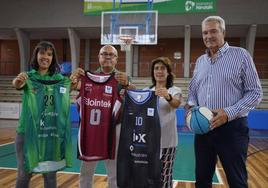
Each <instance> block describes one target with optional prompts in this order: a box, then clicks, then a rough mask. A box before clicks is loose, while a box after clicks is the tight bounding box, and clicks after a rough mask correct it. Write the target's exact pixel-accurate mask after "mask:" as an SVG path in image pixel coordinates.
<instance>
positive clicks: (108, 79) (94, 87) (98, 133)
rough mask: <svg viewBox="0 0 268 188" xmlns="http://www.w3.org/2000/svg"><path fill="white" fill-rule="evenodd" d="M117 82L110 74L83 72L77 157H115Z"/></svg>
mask: <svg viewBox="0 0 268 188" xmlns="http://www.w3.org/2000/svg"><path fill="white" fill-rule="evenodd" d="M117 87H118V82H117V81H116V79H115V78H114V76H113V75H110V74H109V75H106V74H92V73H90V72H86V74H85V76H83V77H82V78H81V88H80V93H79V95H78V100H77V103H78V108H79V113H80V128H79V132H78V159H80V160H84V161H94V160H103V159H114V157H115V135H116V132H115V126H116V124H117V121H118V118H119V111H120V108H121V101H120V96H119V93H118V89H117Z"/></svg>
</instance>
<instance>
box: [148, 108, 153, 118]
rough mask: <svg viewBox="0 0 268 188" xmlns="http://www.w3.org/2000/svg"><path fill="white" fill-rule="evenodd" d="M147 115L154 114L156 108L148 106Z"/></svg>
mask: <svg viewBox="0 0 268 188" xmlns="http://www.w3.org/2000/svg"><path fill="white" fill-rule="evenodd" d="M147 116H154V108H147Z"/></svg>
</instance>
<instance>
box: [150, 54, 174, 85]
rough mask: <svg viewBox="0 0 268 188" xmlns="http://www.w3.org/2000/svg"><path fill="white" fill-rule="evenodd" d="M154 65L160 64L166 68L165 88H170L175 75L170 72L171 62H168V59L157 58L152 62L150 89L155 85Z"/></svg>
mask: <svg viewBox="0 0 268 188" xmlns="http://www.w3.org/2000/svg"><path fill="white" fill-rule="evenodd" d="M156 63H162V64H163V65H165V66H166V68H167V72H168V76H167V84H166V88H167V89H168V88H170V87H172V86H173V81H174V78H175V75H174V74H173V72H172V62H171V61H170V59H169V58H168V57H158V58H156V59H154V60H152V66H151V77H152V83H153V85H152V86H151V88H152V87H154V86H155V85H156V80H155V78H154V66H155V64H156Z"/></svg>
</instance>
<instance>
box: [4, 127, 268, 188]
mask: <svg viewBox="0 0 268 188" xmlns="http://www.w3.org/2000/svg"><path fill="white" fill-rule="evenodd" d="M72 134H73V150H74V151H75V152H73V167H72V168H68V169H66V170H64V171H61V172H58V173H57V180H58V187H60V188H66V187H70V188H72V187H74V188H76V187H78V179H79V167H80V161H79V160H77V159H76V135H77V128H73V129H72ZM250 135H251V137H250V147H249V150H248V161H247V168H248V172H249V187H250V188H262V187H263V188H265V187H268V175H267V174H268V150H267V149H268V131H259V130H251V131H250ZM14 138H15V129H14V128H0V187H3V188H11V187H14V186H15V180H16V158H15V150H14ZM105 173H106V172H105V168H104V165H103V163H102V162H100V163H99V164H98V166H97V169H96V175H95V179H94V180H95V184H94V185H95V187H96V188H105V187H107V183H106V180H107V178H106V175H105ZM173 174H174V175H173V176H174V177H173V178H174V184H173V185H174V186H173V187H175V188H192V187H194V183H193V182H194V153H193V135H192V134H191V133H189V132H188V131H187V130H186V129H185V128H179V145H178V149H177V155H176V161H175V165H174V173H173ZM213 182H214V184H213V187H215V188H225V187H228V186H227V185H226V178H225V175H224V172H223V169H222V167H221V165H220V163H218V164H217V170H216V173H215V175H214V178H213ZM30 187H31V188H42V187H43V178H42V176H40V175H34V176H33V178H32V180H31V186H30Z"/></svg>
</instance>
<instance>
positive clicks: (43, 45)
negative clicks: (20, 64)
mask: <svg viewBox="0 0 268 188" xmlns="http://www.w3.org/2000/svg"><path fill="white" fill-rule="evenodd" d="M48 49H50V50H52V62H51V65H50V66H49V69H48V74H49V75H50V76H52V75H53V74H55V73H59V72H60V66H59V64H58V59H57V53H56V49H55V47H54V45H53V44H52V43H51V42H48V41H41V42H39V43H38V44H37V45H36V46H35V48H34V51H33V55H32V58H31V61H30V64H31V67H32V68H33V69H35V70H36V71H38V69H39V65H38V62H37V54H38V52H39V51H42V50H44V51H46V50H48Z"/></svg>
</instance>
